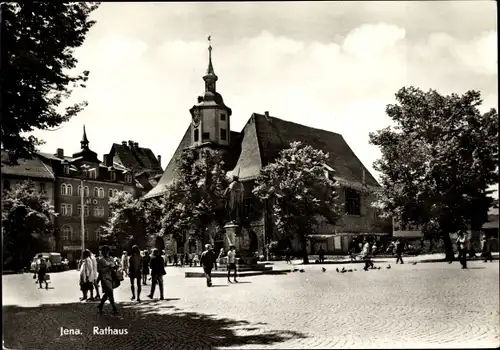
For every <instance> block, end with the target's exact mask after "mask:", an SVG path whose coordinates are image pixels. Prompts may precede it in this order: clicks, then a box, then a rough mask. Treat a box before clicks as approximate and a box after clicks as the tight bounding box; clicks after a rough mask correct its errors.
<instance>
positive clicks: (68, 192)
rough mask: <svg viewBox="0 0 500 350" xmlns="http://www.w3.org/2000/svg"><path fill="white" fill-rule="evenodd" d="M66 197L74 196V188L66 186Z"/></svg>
mask: <svg viewBox="0 0 500 350" xmlns="http://www.w3.org/2000/svg"><path fill="white" fill-rule="evenodd" d="M66 195H67V196H72V195H73V186H71V185H69V184H68V185H66Z"/></svg>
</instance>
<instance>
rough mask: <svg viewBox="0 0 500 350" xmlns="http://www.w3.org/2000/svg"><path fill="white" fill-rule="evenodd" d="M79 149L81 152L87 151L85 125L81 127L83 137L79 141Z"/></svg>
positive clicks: (87, 143) (87, 142)
mask: <svg viewBox="0 0 500 350" xmlns="http://www.w3.org/2000/svg"><path fill="white" fill-rule="evenodd" d="M80 145H81V148H82V149H83V150H87V149H89V140H88V139H87V132H86V131H85V124H84V125H83V137H82V140H81V141H80Z"/></svg>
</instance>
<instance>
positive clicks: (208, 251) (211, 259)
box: [200, 244, 217, 287]
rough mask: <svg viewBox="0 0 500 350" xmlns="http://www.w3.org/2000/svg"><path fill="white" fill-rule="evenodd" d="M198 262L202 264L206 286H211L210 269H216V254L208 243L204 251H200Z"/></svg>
mask: <svg viewBox="0 0 500 350" xmlns="http://www.w3.org/2000/svg"><path fill="white" fill-rule="evenodd" d="M200 263H201V265H202V266H203V272H205V277H206V279H207V287H211V286H212V269H213V268H214V267H215V269H216V270H217V256H216V255H215V253H214V251H213V249H212V246H211V245H210V244H206V245H205V251H204V252H203V253H201V259H200Z"/></svg>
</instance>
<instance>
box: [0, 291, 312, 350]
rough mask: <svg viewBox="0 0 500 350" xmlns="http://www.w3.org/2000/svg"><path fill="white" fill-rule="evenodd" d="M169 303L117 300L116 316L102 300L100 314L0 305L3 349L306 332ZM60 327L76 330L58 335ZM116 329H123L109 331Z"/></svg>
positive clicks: (223, 342) (65, 307)
mask: <svg viewBox="0 0 500 350" xmlns="http://www.w3.org/2000/svg"><path fill="white" fill-rule="evenodd" d="M169 304H171V302H168V301H152V302H141V303H130V302H127V303H118V308H119V314H118V315H113V314H112V313H111V307H110V305H109V304H108V303H106V305H105V307H104V313H103V314H99V313H98V312H97V307H96V306H97V305H96V304H95V303H68V304H46V305H41V306H37V307H20V306H17V305H15V306H14V305H12V306H4V307H3V308H2V311H3V338H4V341H5V346H6V347H7V348H9V349H19V350H21V349H40V350H42V349H51V350H53V349H55V350H57V349H61V350H63V349H64V350H66V349H157V348H161V349H174V348H175V349H177V348H187V349H190V348H193V349H215V348H219V347H235V348H239V347H243V346H245V345H252V347H255V348H259V346H264V345H273V344H279V343H281V342H284V341H287V340H289V339H300V338H306V337H307V336H306V335H304V334H302V333H300V332H295V331H283V330H274V329H270V327H269V326H267V327H265V328H264V327H263V326H264V325H265V324H262V323H251V322H248V321H245V320H236V319H228V318H218V317H217V316H216V315H207V314H201V313H196V312H184V311H182V310H180V309H177V308H175V307H173V306H172V305H169ZM61 327H63V328H64V329H66V330H79V332H80V333H81V334H79V335H75V334H72V335H61V332H62V331H61ZM119 330H121V332H122V333H124V332H125V331H126V333H127V334H113V332H115V333H119V332H120V331H119ZM95 331H97V333H96V332H95ZM66 332H69V331H66ZM72 332H73V333H74V332H75V331H72ZM99 332H101V333H103V334H99Z"/></svg>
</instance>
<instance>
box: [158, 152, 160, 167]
mask: <svg viewBox="0 0 500 350" xmlns="http://www.w3.org/2000/svg"><path fill="white" fill-rule="evenodd" d="M158 163H159V164H160V166H161V156H160V155H159V154H158Z"/></svg>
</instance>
